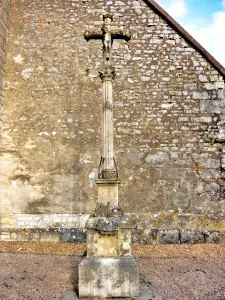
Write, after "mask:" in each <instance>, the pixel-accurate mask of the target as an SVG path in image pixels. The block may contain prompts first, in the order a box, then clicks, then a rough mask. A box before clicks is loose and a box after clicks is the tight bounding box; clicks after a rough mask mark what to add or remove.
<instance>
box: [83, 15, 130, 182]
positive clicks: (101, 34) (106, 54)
mask: <svg viewBox="0 0 225 300" xmlns="http://www.w3.org/2000/svg"><path fill="white" fill-rule="evenodd" d="M103 21H104V24H103V26H102V28H101V31H93V32H90V31H86V32H85V34H84V37H85V39H86V40H87V41H89V40H91V39H95V40H96V39H97V40H102V43H103V68H102V69H101V70H99V75H100V78H101V79H102V83H103V88H102V94H103V157H102V158H101V162H100V172H99V179H100V178H102V179H112V180H113V179H117V178H118V173H117V170H116V164H115V159H114V154H113V153H114V151H113V95H112V81H113V79H114V78H115V68H114V67H112V44H113V40H114V39H123V40H125V41H129V40H130V38H131V35H130V33H129V32H126V31H123V30H120V29H117V28H115V26H112V21H113V16H112V15H111V14H105V15H104V16H103Z"/></svg>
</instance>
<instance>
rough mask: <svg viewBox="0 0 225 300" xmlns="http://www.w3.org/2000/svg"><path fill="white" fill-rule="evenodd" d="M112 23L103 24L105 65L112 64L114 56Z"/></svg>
mask: <svg viewBox="0 0 225 300" xmlns="http://www.w3.org/2000/svg"><path fill="white" fill-rule="evenodd" d="M109 27H110V25H108V24H104V25H103V26H102V32H103V34H104V35H103V57H104V63H105V65H110V64H111V57H112V36H111V32H110V28H109Z"/></svg>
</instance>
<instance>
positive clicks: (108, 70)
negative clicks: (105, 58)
mask: <svg viewBox="0 0 225 300" xmlns="http://www.w3.org/2000/svg"><path fill="white" fill-rule="evenodd" d="M99 76H100V78H101V80H102V81H103V82H104V81H112V80H113V79H114V78H115V76H116V72H115V68H114V67H111V66H109V67H105V68H103V69H100V70H99Z"/></svg>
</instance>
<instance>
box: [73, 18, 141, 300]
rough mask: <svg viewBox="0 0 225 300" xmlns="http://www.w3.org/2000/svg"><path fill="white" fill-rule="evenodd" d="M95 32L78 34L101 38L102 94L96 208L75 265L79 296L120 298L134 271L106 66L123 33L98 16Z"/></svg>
mask: <svg viewBox="0 0 225 300" xmlns="http://www.w3.org/2000/svg"><path fill="white" fill-rule="evenodd" d="M103 21H104V23H103V25H102V28H101V31H93V32H89V31H86V32H85V34H84V37H85V39H86V40H87V41H89V40H91V39H97V40H102V43H103V67H102V68H101V70H99V75H100V78H101V80H102V85H103V88H102V91H103V92H102V93H103V156H102V158H101V161H100V167H99V174H98V179H97V180H96V184H97V186H98V199H97V207H96V209H95V211H94V213H92V214H91V215H90V217H89V218H88V220H87V223H86V228H87V256H86V257H84V258H83V260H82V262H81V263H80V265H79V295H80V297H90V298H92V297H97V298H98V299H99V298H116V297H118V298H121V297H122V298H125V297H136V296H138V295H139V273H138V264H137V261H136V258H135V257H134V256H133V254H132V249H131V228H132V222H131V220H130V219H129V216H128V215H127V214H125V213H123V211H122V209H121V208H120V207H119V200H118V185H119V183H120V180H119V179H118V173H117V168H116V164H115V159H114V155H113V96H112V93H113V91H112V81H113V79H114V77H115V68H113V66H112V44H113V40H114V39H124V40H126V41H129V40H130V38H131V36H130V34H129V33H127V32H124V31H122V30H120V29H116V28H115V27H114V26H113V25H112V21H113V17H112V15H110V14H106V15H104V16H103Z"/></svg>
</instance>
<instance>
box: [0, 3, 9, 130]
mask: <svg viewBox="0 0 225 300" xmlns="http://www.w3.org/2000/svg"><path fill="white" fill-rule="evenodd" d="M9 14H10V0H1V1H0V130H1V128H2V109H3V98H4V97H3V95H4V86H5V64H6V51H7V36H8V28H9Z"/></svg>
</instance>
